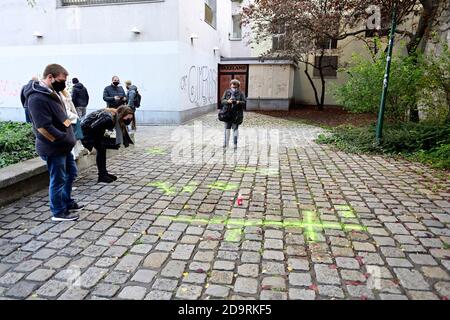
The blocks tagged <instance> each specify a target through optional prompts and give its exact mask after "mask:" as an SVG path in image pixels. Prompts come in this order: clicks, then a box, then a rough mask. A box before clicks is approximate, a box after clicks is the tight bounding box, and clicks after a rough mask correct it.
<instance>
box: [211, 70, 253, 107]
mask: <svg viewBox="0 0 450 320" xmlns="http://www.w3.org/2000/svg"><path fill="white" fill-rule="evenodd" d="M233 79H237V80H239V81H240V82H241V88H240V89H241V91H242V92H244V94H245V96H246V97H247V95H248V65H245V64H241V65H234V64H222V65H219V92H218V97H219V99H218V101H219V103H218V105H217V107H218V108H221V105H220V101H221V99H222V96H223V93H224V92H225V90H227V89H228V88H230V81H231V80H233Z"/></svg>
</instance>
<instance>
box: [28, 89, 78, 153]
mask: <svg viewBox="0 0 450 320" xmlns="http://www.w3.org/2000/svg"><path fill="white" fill-rule="evenodd" d="M23 94H24V97H25V99H26V102H27V104H28V110H29V111H30V115H31V121H32V124H33V132H34V135H35V136H36V152H37V153H38V154H39V155H40V156H41V157H42V156H46V157H51V156H59V155H64V154H67V153H69V152H70V151H71V150H72V148H73V147H74V146H75V143H76V139H75V135H74V133H73V129H72V124H71V122H70V121H67V120H68V117H67V113H66V108H65V106H64V105H63V103H62V101H61V99H60V98H59V96H58V94H57V93H56V92H54V91H53V90H51V89H49V88H48V87H45V86H43V85H42V84H41V83H39V82H33V83H31V84H29V85H27V86H26V87H25V88H24V91H23Z"/></svg>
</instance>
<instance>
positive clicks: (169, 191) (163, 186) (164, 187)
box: [148, 181, 177, 196]
mask: <svg viewBox="0 0 450 320" xmlns="http://www.w3.org/2000/svg"><path fill="white" fill-rule="evenodd" d="M148 186H149V187H155V188H158V189H159V190H161V191H162V192H164V194H165V195H168V196H172V195H174V194H176V192H177V190H176V189H175V188H174V187H172V186H170V185H169V184H168V183H166V182H160V181H156V182H150V183H149V184H148Z"/></svg>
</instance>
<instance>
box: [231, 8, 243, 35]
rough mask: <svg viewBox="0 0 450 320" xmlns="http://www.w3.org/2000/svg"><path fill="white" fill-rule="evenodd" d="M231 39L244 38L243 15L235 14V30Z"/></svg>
mask: <svg viewBox="0 0 450 320" xmlns="http://www.w3.org/2000/svg"><path fill="white" fill-rule="evenodd" d="M231 39H234V40H240V39H242V15H241V14H234V15H233V32H232V33H231Z"/></svg>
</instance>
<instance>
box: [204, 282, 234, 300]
mask: <svg viewBox="0 0 450 320" xmlns="http://www.w3.org/2000/svg"><path fill="white" fill-rule="evenodd" d="M229 294H230V288H228V287H226V286H219V285H214V284H212V285H210V286H208V288H207V289H206V291H205V295H207V296H211V297H216V298H226V297H228V295H229Z"/></svg>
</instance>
